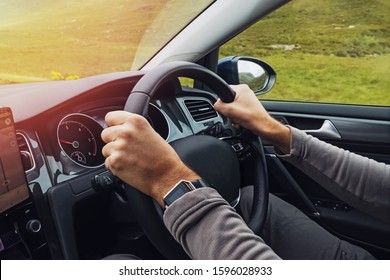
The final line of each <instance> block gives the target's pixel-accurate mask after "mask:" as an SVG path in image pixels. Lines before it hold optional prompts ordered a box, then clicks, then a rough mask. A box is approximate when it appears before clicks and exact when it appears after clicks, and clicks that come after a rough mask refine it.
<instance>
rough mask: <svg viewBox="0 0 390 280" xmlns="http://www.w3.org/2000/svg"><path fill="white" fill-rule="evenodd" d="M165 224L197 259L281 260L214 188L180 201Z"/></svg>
mask: <svg viewBox="0 0 390 280" xmlns="http://www.w3.org/2000/svg"><path fill="white" fill-rule="evenodd" d="M164 222H165V225H166V226H167V228H168V230H169V231H170V232H171V234H172V235H173V237H174V238H175V239H176V240H177V241H178V242H179V243H180V244H181V245H182V247H183V248H184V250H185V251H186V252H187V254H188V255H189V256H190V257H191V258H193V259H203V260H205V259H213V260H218V259H220V260H228V259H233V260H238V259H243V260H244V259H248V260H250V259H251V260H253V259H263V260H265V259H273V260H274V259H279V257H278V256H277V255H276V254H275V253H274V252H273V251H272V249H271V248H270V247H268V246H267V245H266V244H265V243H264V241H263V240H262V239H261V238H260V237H259V236H257V235H255V234H254V233H253V232H252V231H251V230H250V229H249V228H248V227H247V225H246V224H245V222H244V221H243V220H242V218H241V217H240V216H239V215H238V214H237V213H236V212H235V210H234V209H233V208H232V207H230V205H229V204H228V203H227V202H226V201H225V200H224V199H223V198H222V197H221V196H220V195H219V194H218V192H217V191H216V190H214V189H212V188H201V189H197V190H194V191H192V192H189V193H187V194H185V195H184V196H183V197H181V198H180V199H178V200H176V201H175V202H174V203H173V204H172V205H170V206H169V207H168V208H167V209H166V211H165V213H164Z"/></svg>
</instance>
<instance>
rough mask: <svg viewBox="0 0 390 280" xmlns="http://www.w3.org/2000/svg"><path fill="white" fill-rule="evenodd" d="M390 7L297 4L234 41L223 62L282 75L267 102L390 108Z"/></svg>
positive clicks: (347, 0) (335, 1)
mask: <svg viewBox="0 0 390 280" xmlns="http://www.w3.org/2000/svg"><path fill="white" fill-rule="evenodd" d="M389 11H390V2H389V1H387V0H372V1H362V0H321V1H310V0H295V1H292V2H290V3H289V4H287V5H286V6H284V7H283V8H281V9H280V10H278V11H276V12H274V13H272V14H271V15H269V16H268V17H266V18H265V19H263V20H262V21H260V22H258V23H257V24H256V25H254V26H253V27H251V28H250V29H248V30H247V31H245V32H244V33H243V34H241V35H240V36H239V37H236V38H234V39H233V40H231V41H230V42H228V43H227V44H225V45H224V47H223V48H222V49H221V52H220V55H221V57H224V56H229V55H232V54H235V55H246V56H253V57H257V58H261V59H263V60H265V61H267V62H269V63H271V65H272V66H273V67H274V68H275V69H276V70H277V73H278V82H277V86H276V87H275V89H274V90H273V91H271V92H270V93H269V94H266V95H265V96H264V98H270V99H282V100H304V101H321V102H340V103H362V104H375V105H387V106H389V105H390V94H389V91H390V78H389V77H390V75H389V72H390V17H389V15H388V13H389Z"/></svg>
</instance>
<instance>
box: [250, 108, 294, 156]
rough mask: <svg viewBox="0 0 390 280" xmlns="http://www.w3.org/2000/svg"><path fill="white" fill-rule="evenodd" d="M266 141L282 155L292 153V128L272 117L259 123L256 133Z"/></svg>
mask: <svg viewBox="0 0 390 280" xmlns="http://www.w3.org/2000/svg"><path fill="white" fill-rule="evenodd" d="M254 133H255V134H257V135H259V136H260V137H261V138H263V139H264V140H267V141H268V142H270V143H272V145H274V146H275V148H277V149H278V150H280V151H281V152H282V153H285V154H288V153H290V142H291V131H290V128H289V127H287V126H285V125H283V124H281V123H280V122H278V121H277V120H275V119H274V118H272V117H271V116H269V117H268V119H267V120H263V121H262V122H258V125H257V128H256V130H255V131H254Z"/></svg>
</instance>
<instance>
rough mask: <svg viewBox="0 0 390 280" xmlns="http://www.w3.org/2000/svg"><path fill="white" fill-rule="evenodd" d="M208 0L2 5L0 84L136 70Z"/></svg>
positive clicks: (16, 0)
mask: <svg viewBox="0 0 390 280" xmlns="http://www.w3.org/2000/svg"><path fill="white" fill-rule="evenodd" d="M211 2H213V1H211V0H197V1H191V2H189V1H187V0H149V1H145V0H118V1H108V0H84V1H79V0H67V1H63V0H1V1H0V37H1V41H0V58H1V59H0V84H11V83H25V82H35V81H49V80H65V79H68V80H69V79H78V78H81V77H87V76H92V75H96V74H102V73H109V72H117V71H127V70H130V69H139V68H140V67H141V66H142V65H143V64H144V63H145V62H146V61H147V60H148V59H150V58H151V57H152V56H153V55H154V54H155V53H156V52H158V50H160V49H161V48H162V47H163V46H164V45H165V44H166V43H167V42H169V40H170V39H171V38H172V37H174V36H175V35H176V34H177V33H178V32H179V31H180V30H181V29H182V28H183V27H185V26H186V25H187V24H188V23H189V22H191V21H192V20H193V19H194V18H195V17H196V16H197V15H198V14H200V13H201V12H202V11H203V10H204V9H205V8H206V7H207V6H208V5H210V3H211Z"/></svg>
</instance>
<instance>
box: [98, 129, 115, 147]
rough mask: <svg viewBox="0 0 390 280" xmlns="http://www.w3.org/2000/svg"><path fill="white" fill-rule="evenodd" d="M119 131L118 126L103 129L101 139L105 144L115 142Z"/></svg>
mask: <svg viewBox="0 0 390 280" xmlns="http://www.w3.org/2000/svg"><path fill="white" fill-rule="evenodd" d="M118 129H119V128H118V126H110V127H107V128H105V129H103V131H102V133H101V134H100V137H101V138H102V140H103V142H104V143H110V142H112V141H115V140H116V139H117V134H118V132H117V131H118Z"/></svg>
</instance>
